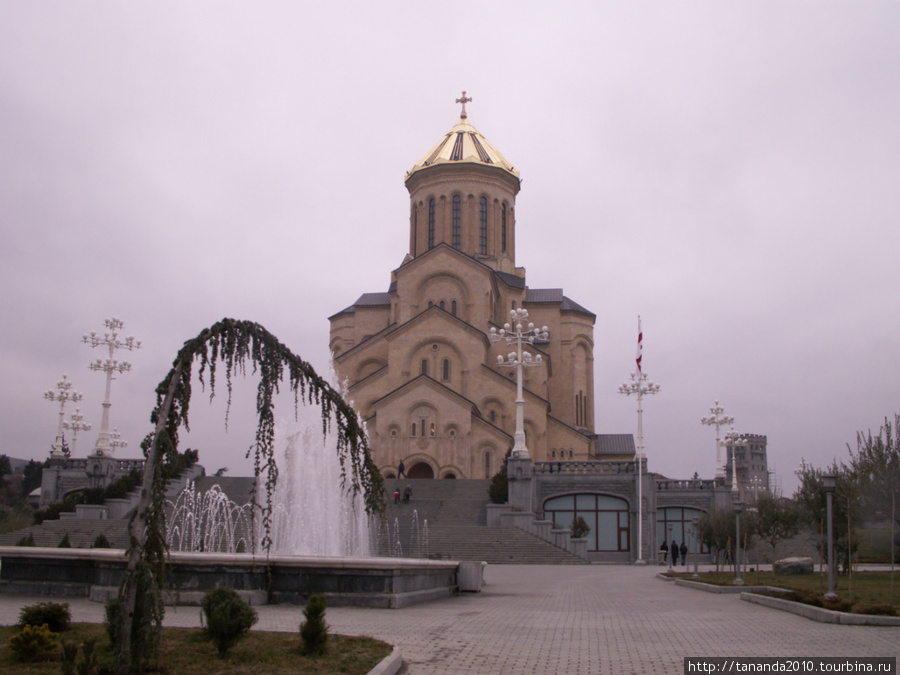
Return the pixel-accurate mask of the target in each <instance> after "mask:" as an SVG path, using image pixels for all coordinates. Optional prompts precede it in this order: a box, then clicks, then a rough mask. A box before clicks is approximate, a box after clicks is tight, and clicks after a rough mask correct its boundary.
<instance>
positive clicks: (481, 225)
mask: <svg viewBox="0 0 900 675" xmlns="http://www.w3.org/2000/svg"><path fill="white" fill-rule="evenodd" d="M487 241H488V232H487V197H482V198H481V201H480V202H479V206H478V251H479V252H480V253H481V255H487V252H488V244H487Z"/></svg>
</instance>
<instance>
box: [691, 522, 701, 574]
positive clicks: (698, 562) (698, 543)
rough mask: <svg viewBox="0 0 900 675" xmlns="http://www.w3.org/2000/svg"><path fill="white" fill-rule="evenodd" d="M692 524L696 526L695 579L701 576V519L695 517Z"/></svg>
mask: <svg viewBox="0 0 900 675" xmlns="http://www.w3.org/2000/svg"><path fill="white" fill-rule="evenodd" d="M691 524H692V525H693V526H694V579H698V578H699V577H700V572H699V569H698V568H699V566H700V536H699V531H698V530H699V526H700V519H699V518H694V519H693V520H692V521H691Z"/></svg>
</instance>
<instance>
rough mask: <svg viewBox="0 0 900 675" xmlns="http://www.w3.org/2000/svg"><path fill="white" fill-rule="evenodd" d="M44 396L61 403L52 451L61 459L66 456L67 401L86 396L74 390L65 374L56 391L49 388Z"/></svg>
mask: <svg viewBox="0 0 900 675" xmlns="http://www.w3.org/2000/svg"><path fill="white" fill-rule="evenodd" d="M44 398H45V399H47V400H48V401H53V402H54V403H59V425H58V426H57V428H56V440H55V441H54V442H53V450H51V451H50V456H51V457H53V458H56V459H59V458H62V457H64V456H65V455H64V453H63V449H62V448H63V427H64V426H65V422H64V421H63V417H65V414H66V403H68V402H69V401H72V403H78V401H80V400H81V399H82V398H84V395H83V394H80V393H79V392H77V391H72V383H71V382H69V376H68V375H66V374H63V376H62V379H61V380H60V381H59V382H57V383H56V391H53V390H52V389H48V390H47V391H45V392H44Z"/></svg>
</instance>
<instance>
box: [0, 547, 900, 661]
mask: <svg viewBox="0 0 900 675" xmlns="http://www.w3.org/2000/svg"><path fill="white" fill-rule="evenodd" d="M658 571H659V568H657V567H655V566H648V567H633V566H625V565H622V566H613V565H585V566H564V567H560V566H550V565H547V566H543V565H492V566H489V567H488V569H487V572H486V575H485V579H486V582H487V583H486V585H485V587H484V589H483V591H482V592H481V593H475V594H464V595H460V596H457V597H452V598H448V599H446V600H440V601H436V602H430V603H425V604H423V605H416V606H413V607H407V608H405V609H400V610H390V609H384V610H382V609H357V608H352V607H335V608H331V609H329V610H328V614H327V621H328V623H329V625H330V626H331V629H332V631H333V632H336V633H344V634H355V635H371V636H374V637H376V638H379V639H382V640H385V641H386V642H389V643H391V644H394V645H397V646H398V647H399V648H400V650H401V651H402V653H403V659H404V662H405V664H406V665H405V669H406V670H405V672H407V673H410V674H411V675H420V674H421V675H432V674H434V675H440V674H463V673H478V674H484V673H497V674H501V673H502V674H504V675H505V674H507V673H510V674H519V673H521V674H532V673H534V674H543V673H553V674H556V673H571V674H577V673H616V674H618V673H680V672H683V671H682V659H683V657H685V656H785V657H801V656H836V657H848V656H887V657H890V656H900V628H898V627H864V626H839V625H831V624H821V623H816V622H814V621H810V620H808V619H804V618H802V617H799V616H795V615H793V614H788V613H784V612H779V611H776V610H772V609H768V608H765V607H761V606H758V605H753V604H750V603H747V602H742V601H741V600H740V598H739V596H737V595H717V594H710V593H703V592H700V591H695V590H691V589H689V588H683V587H679V586H675V585H674V584H671V583H668V582H665V581H661V580H659V579H657V578H656V574H657V572H658ZM40 600H46V598H34V597H20V596H0V622H2V623H4V624H8V623H14V622H15V621H16V619H17V617H18V611H19V608H20V607H22V606H24V605H27V604H31V603H33V602H37V601H40ZM70 602H71V605H72V612H73V616H74V618H75V620H76V621H97V622H99V621H102V620H103V607H102V605H100V604H96V603H91V602H89V601H87V600H81V599H75V600H71V601H70ZM258 610H259V615H260V621H259V624H258V625H257V626H258V628H259V629H262V630H275V631H285V632H291V633H296V632H297V631H298V630H299V625H300V621H301V620H302V608H301V607H295V606H288V605H272V606H267V607H259V608H258ZM166 624H167V625H173V626H197V625H199V609H198V608H193V607H191V608H188V607H181V608H177V609H173V608H169V609H168V611H167V612H166ZM291 639H293V638H291Z"/></svg>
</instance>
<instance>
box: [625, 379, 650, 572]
mask: <svg viewBox="0 0 900 675" xmlns="http://www.w3.org/2000/svg"><path fill="white" fill-rule="evenodd" d="M619 393H620V394H625V395H626V396H634V397H635V398H637V416H638V437H637V458H636V459H637V465H638V471H637V488H638V489H637V498H638V509H637V513H638V558H637V560H635V561H634V564H635V565H646V564H647V563H646V561H645V560H644V492H643V491H644V487H643V486H644V408H643V400H644V396H645V395H650V396H652V395H653V394H658V393H659V385H658V384H655V383H654V382H651V381H649V380H648V379H647V374H646V373H641V372H638V373H631V377H630V381H629V382H626V383H624V384H622V385H620V386H619Z"/></svg>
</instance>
